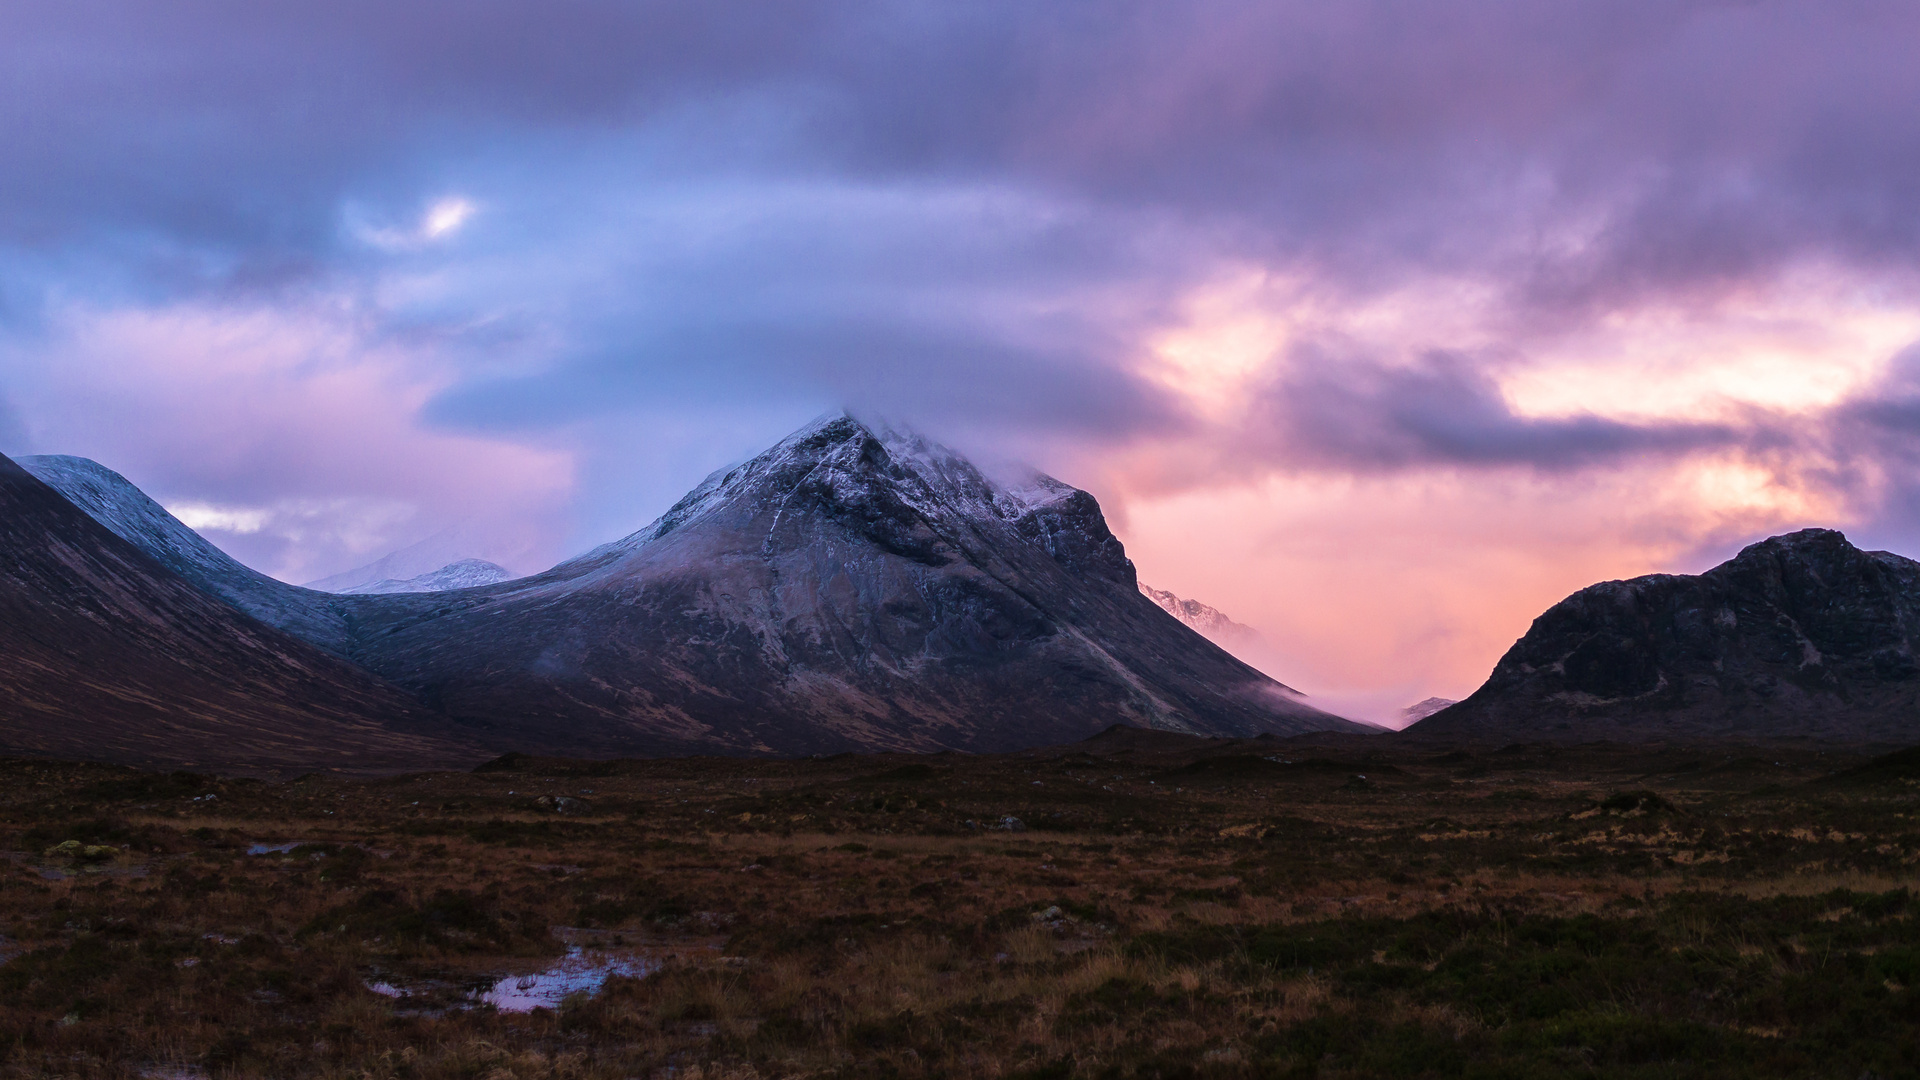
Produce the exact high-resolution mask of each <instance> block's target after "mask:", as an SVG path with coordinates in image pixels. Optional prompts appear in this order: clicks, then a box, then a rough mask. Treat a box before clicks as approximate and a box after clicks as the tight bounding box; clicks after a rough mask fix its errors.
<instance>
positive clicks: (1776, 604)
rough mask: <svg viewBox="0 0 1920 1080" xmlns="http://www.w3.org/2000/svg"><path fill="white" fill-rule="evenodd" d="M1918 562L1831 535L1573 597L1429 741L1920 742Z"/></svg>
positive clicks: (1432, 729)
mask: <svg viewBox="0 0 1920 1080" xmlns="http://www.w3.org/2000/svg"><path fill="white" fill-rule="evenodd" d="M1916 642H1920V563H1916V562H1915V561H1913V560H1912V559H1907V558H1903V557H1901V556H1899V555H1894V554H1890V553H1888V552H1884V551H1862V550H1860V549H1859V548H1856V547H1854V546H1853V545H1852V544H1850V543H1848V542H1847V539H1846V537H1844V536H1842V535H1841V534H1840V533H1838V532H1833V531H1831V530H1827V529H1807V530H1803V531H1801V532H1796V533H1789V534H1787V535H1784V536H1776V537H1773V538H1771V539H1768V540H1765V541H1762V542H1761V543H1758V544H1754V545H1752V546H1750V547H1748V548H1747V549H1745V550H1744V551H1742V552H1740V554H1739V555H1737V556H1735V557H1734V558H1733V559H1731V560H1729V561H1728V562H1725V563H1722V564H1721V565H1719V566H1716V567H1714V568H1713V569H1711V570H1709V571H1707V572H1706V573H1704V574H1700V575H1697V576H1690V575H1672V574H1655V575H1650V576H1648V577H1640V578H1634V579H1632V580H1630V581H1608V582H1602V583H1601V584H1598V585H1594V586H1591V587H1589V588H1586V589H1582V590H1581V591H1579V592H1577V593H1575V594H1573V595H1572V596H1570V597H1568V598H1567V599H1565V600H1562V601H1561V602H1560V603H1558V604H1556V605H1554V606H1553V607H1552V608H1551V609H1549V610H1548V611H1547V612H1546V613H1545V614H1544V615H1541V616H1540V617H1539V618H1538V619H1535V620H1534V623H1533V626H1532V628H1531V629H1529V630H1528V631H1527V634H1526V636H1525V637H1523V638H1521V639H1520V640H1519V641H1518V642H1516V643H1515V644H1514V646H1513V648H1511V649H1509V650H1508V651H1507V654H1506V655H1505V656H1503V657H1501V658H1500V662H1499V663H1498V664H1497V665H1496V666H1495V667H1494V670H1493V674H1492V675H1491V676H1490V677H1489V678H1488V679H1487V682H1486V684H1485V685H1483V686H1482V687H1481V688H1480V689H1479V690H1477V691H1475V692H1474V693H1473V695H1472V696H1470V697H1468V698H1467V699H1466V700H1465V701H1462V702H1460V703H1459V704H1457V705H1454V706H1452V707H1450V708H1447V709H1444V710H1442V711H1440V712H1438V713H1436V714H1434V715H1433V716H1431V717H1429V718H1427V719H1425V720H1423V721H1421V722H1420V723H1419V724H1417V725H1415V726H1414V727H1413V728H1412V729H1410V730H1412V731H1414V732H1418V733H1421V734H1428V735H1449V736H1480V735H1485V736H1488V737H1496V738H1501V739H1512V738H1529V737H1530V738H1552V739H1579V740H1591V739H1622V738H1625V739H1636V738H1656V737H1668V736H1685V737H1697V736H1719V735H1729V736H1740V737H1746V738H1772V737H1793V736H1819V737H1825V738H1836V739H1853V740H1889V741H1899V742H1913V741H1915V740H1916V739H1920V663H1916V661H1915V645H1916Z"/></svg>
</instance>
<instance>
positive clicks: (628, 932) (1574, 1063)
mask: <svg viewBox="0 0 1920 1080" xmlns="http://www.w3.org/2000/svg"><path fill="white" fill-rule="evenodd" d="M1917 811H1920V761H1916V760H1915V759H1914V757H1913V756H1912V755H1900V754H1895V755H1892V756H1887V757H1877V756H1876V751H1875V750H1874V749H1873V748H1867V747H1857V748H1844V747H1838V746H1833V745H1822V744H1814V743H1810V742H1805V741H1802V742H1797V743H1796V742H1779V743H1754V744H1731V743H1725V742H1719V743H1700V744H1651V745H1638V746H1631V745H1616V744H1592V745H1585V746H1574V745H1557V746H1545V745H1510V746H1505V747H1501V746H1493V745H1487V746H1474V745H1470V744H1454V743H1443V742H1434V741H1425V742H1423V741H1420V740H1416V739H1409V738H1405V737H1401V738H1387V737H1372V738H1368V737H1355V736H1342V735H1325V734H1323V735H1310V736H1299V737H1295V738H1291V739H1279V738H1273V737H1263V738H1259V739H1248V740H1225V739H1201V738H1196V737H1188V736H1179V735H1172V734H1166V733H1156V732H1144V731H1139V730H1136V729H1116V730H1114V731H1111V732H1108V733H1107V734H1105V735H1102V736H1100V737H1097V738H1095V739H1093V740H1091V741H1088V742H1084V743H1078V744H1074V745H1071V746H1066V747H1060V748H1055V749H1049V750H1036V751H1029V752H1021V753H1014V754H1004V755H979V756H973V755H961V754H940V755H840V756H835V757H827V758H809V759H798V760H766V759H758V760H751V759H724V758H684V759H659V760H627V761H599V762H587V761H569V760H561V759H542V758H531V757H525V756H520V755H509V756H507V757H505V758H502V759H499V760H496V761H494V762H491V763H489V764H487V765H485V766H482V767H480V768H478V769H475V770H472V771H467V772H432V773H413V774H405V775H384V776H358V777H356V776H347V775H339V774H308V775H303V776H297V777H293V776H281V777H270V776H261V777H236V776H226V777H217V776H210V775H203V774H196V773H186V772H165V771H142V770H138V769H134V768H128V767H122V766H110V765H97V764H78V763H67V762H59V761H52V760H46V759H27V758H16V759H9V760H5V761H0V850H4V851H5V852H6V855H5V857H4V858H0V958H4V962H0V1075H5V1076H8V1077H29V1076H32V1077H44V1076H73V1077H135V1076H164V1077H176V1078H177V1077H198V1076H210V1077H224V1076H274V1077H379V1078H386V1077H393V1078H398V1077H417V1078H439V1077H448V1078H451V1077H492V1078H506V1077H535V1076H558V1077H578V1078H582V1080H585V1078H597V1077H649V1076H657V1077H667V1076H672V1077H678V1078H683V1080H686V1078H694V1077H700V1078H715V1077H735V1078H745V1077H783V1076H872V1077H882V1076H887V1077H893V1076H902V1077H918V1076H978V1077H1034V1078H1038V1077H1069V1076H1088V1077H1176V1076H1191V1077H1239V1076H1274V1077H1361V1076H1409V1077H1417V1076H1434V1077H1451V1076H1472V1077H1499V1076H1515V1077H1518V1076H1539V1075H1572V1076H1608V1077H1615V1076H1618V1077H1665V1076H1683V1075H1684V1076H1742V1077H1751V1076H1833V1077H1845V1078H1847V1080H1854V1078H1857V1077H1862V1076H1897V1075H1912V1074H1913V1073H1914V1072H1915V1071H1916V1070H1917V1069H1920V1023H1917V1021H1920V1002H1917V1001H1916V995H1920V933H1916V922H1915V917H1916V915H1920V895H1916V893H1915V891H1914V890H1915V886H1916V868H1915V860H1916V858H1917V857H1920V819H1917V818H1916V817H1915V814H1916V812H1917Z"/></svg>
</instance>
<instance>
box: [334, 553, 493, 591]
mask: <svg viewBox="0 0 1920 1080" xmlns="http://www.w3.org/2000/svg"><path fill="white" fill-rule="evenodd" d="M515 576H516V575H515V574H514V572H513V571H511V570H509V569H507V568H506V567H504V566H501V565H500V564H498V563H490V562H488V561H486V560H485V559H461V560H460V561H458V562H452V563H448V564H447V565H445V566H443V567H441V568H440V569H438V570H430V571H428V572H427V573H424V574H418V575H415V576H414V577H410V578H407V579H405V580H404V581H396V580H394V579H392V578H388V579H386V580H384V581H374V582H369V583H367V584H365V585H355V586H353V587H351V588H346V589H341V590H340V592H341V594H342V595H345V596H385V595H390V594H392V593H429V592H447V591H448V590H450V589H477V588H479V587H480V586H482V585H498V584H499V583H500V582H502V581H512V580H513V579H514V577H515Z"/></svg>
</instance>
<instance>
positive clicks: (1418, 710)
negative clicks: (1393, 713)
mask: <svg viewBox="0 0 1920 1080" xmlns="http://www.w3.org/2000/svg"><path fill="white" fill-rule="evenodd" d="M1458 704H1459V702H1457V701H1455V700H1453V699H1452V698H1443V697H1430V698H1426V699H1424V700H1421V701H1416V702H1414V703H1413V704H1411V705H1409V706H1407V707H1406V708H1404V709H1401V710H1400V719H1401V720H1402V721H1403V722H1405V723H1408V724H1411V723H1414V722H1416V721H1420V720H1425V719H1426V718H1427V717H1429V716H1432V715H1433V714H1434V713H1437V712H1439V711H1440V710H1441V709H1444V708H1446V707H1448V706H1449V705H1458Z"/></svg>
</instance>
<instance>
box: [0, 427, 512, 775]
mask: <svg viewBox="0 0 1920 1080" xmlns="http://www.w3.org/2000/svg"><path fill="white" fill-rule="evenodd" d="M148 538H149V539H150V540H152V541H154V542H156V543H160V542H164V541H166V540H167V539H169V538H168V537H166V536H164V535H150V536H149V537H148ZM0 556H4V557H0V752H8V753H34V754H52V755H58V756H61V757H72V758H85V759H91V760H105V761H124V762H137V763H159V762H164V763H169V764H182V765H214V766H223V767H236V766H238V767H255V768H274V767H293V768H314V767H319V766H327V765H333V766H355V767H369V768H379V767H385V768H397V767H420V766H422V765H430V764H435V763H439V764H449V765H451V764H458V763H461V762H463V761H473V760H476V759H477V758H478V757H479V756H480V755H479V752H478V751H477V750H475V749H474V748H473V747H472V746H471V745H469V744H466V743H464V741H463V740H461V739H460V738H459V737H458V736H457V735H445V734H437V732H442V731H444V730H447V728H448V726H447V724H446V722H445V721H444V719H443V718H441V717H437V716H434V715H432V714H430V713H429V712H427V710H425V709H422V708H421V707H420V706H419V704H418V703H417V702H416V701H415V700H414V699H413V697H412V696H411V695H409V694H407V693H405V692H404V691H401V690H399V689H397V688H395V687H393V686H392V685H390V684H387V683H385V682H383V681H381V680H380V679H378V678H376V677H374V676H372V675H370V674H368V673H367V672H365V671H363V670H361V669H359V668H357V667H354V666H353V665H351V664H348V663H346V662H344V661H342V660H340V659H338V658H337V657H334V656H332V655H329V654H328V653H326V652H323V651H321V650H320V649H318V648H315V647H314V646H312V645H309V644H307V643H305V642H303V641H300V640H297V639H295V638H294V637H291V636H289V635H287V634H284V633H281V632H280V631H277V630H275V629H273V628H271V627H269V626H266V625H264V624H262V623H261V622H259V621H257V620H255V619H253V618H250V617H249V616H247V615H245V614H243V613H242V612H240V611H238V610H236V609H235V608H233V607H232V606H230V605H228V604H227V603H225V602H223V601H221V600H219V599H216V598H214V597H212V596H210V595H208V594H207V593H205V592H202V591H201V590H200V589H198V588H196V587H194V586H193V585H191V584H189V583H188V582H186V581H185V580H183V579H182V578H181V577H179V576H178V575H177V574H175V573H173V572H172V571H170V570H169V569H167V567H165V566H163V565H162V564H161V563H160V562H159V561H157V560H155V559H154V558H152V557H151V556H149V555H147V554H146V553H145V552H143V551H141V550H139V549H138V548H136V547H135V546H134V545H132V544H130V543H128V542H127V541H125V540H123V539H121V538H120V537H118V536H116V535H114V534H113V533H112V532H110V531H108V530H107V529H106V528H104V527H103V526H101V525H100V524H99V523H98V522H96V521H95V520H94V519H93V518H92V517H90V516H89V515H88V514H86V513H84V512H82V511H81V510H80V509H79V508H78V507H76V506H75V505H74V504H72V503H71V502H69V501H67V500H66V499H65V498H63V497H62V496H61V495H60V494H59V493H57V492H56V491H54V490H53V489H52V488H50V487H48V486H47V485H46V484H44V483H42V482H41V481H40V480H38V479H36V478H35V477H34V476H33V475H31V474H30V473H28V472H27V471H26V470H24V469H22V468H21V467H20V466H19V465H17V464H16V463H14V462H13V461H11V460H9V459H7V458H5V457H0Z"/></svg>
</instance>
